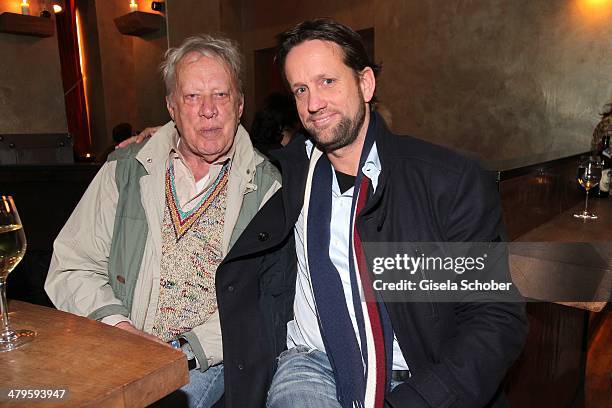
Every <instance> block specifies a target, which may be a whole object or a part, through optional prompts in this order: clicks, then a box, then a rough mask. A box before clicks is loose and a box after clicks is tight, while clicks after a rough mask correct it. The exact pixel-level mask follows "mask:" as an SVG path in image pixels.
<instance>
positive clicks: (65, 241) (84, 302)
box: [45, 122, 280, 365]
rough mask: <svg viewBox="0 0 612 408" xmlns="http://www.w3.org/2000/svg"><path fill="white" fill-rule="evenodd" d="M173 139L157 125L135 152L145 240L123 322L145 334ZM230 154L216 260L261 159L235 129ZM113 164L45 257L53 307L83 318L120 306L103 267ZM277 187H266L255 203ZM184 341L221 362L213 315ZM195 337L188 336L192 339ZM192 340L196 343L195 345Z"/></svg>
mask: <svg viewBox="0 0 612 408" xmlns="http://www.w3.org/2000/svg"><path fill="white" fill-rule="evenodd" d="M175 133H176V130H175V127H174V122H169V123H167V124H166V125H165V126H163V127H162V128H161V129H160V130H159V131H158V132H157V133H156V134H155V135H154V136H153V137H152V138H151V140H150V141H149V142H148V143H147V144H146V145H145V146H144V147H143V148H142V149H141V150H140V152H138V154H137V156H136V158H137V160H138V161H139V162H140V163H141V164H142V165H143V166H144V167H145V168H146V170H147V172H148V175H146V176H143V177H142V178H141V179H140V187H141V197H142V205H143V207H144V209H145V213H146V218H147V223H148V226H149V228H148V236H147V242H146V245H145V250H144V256H143V260H142V263H141V265H140V272H139V275H138V280H137V282H136V288H135V290H134V297H133V302H132V310H131V312H130V315H129V316H127V317H129V319H130V320H131V321H132V323H133V324H134V326H135V327H136V328H138V329H141V330H144V331H146V332H149V333H150V332H151V329H152V326H153V321H154V318H155V314H156V311H157V302H158V297H159V285H160V283H159V279H160V260H161V248H162V238H161V224H162V220H163V214H164V206H165V195H164V180H165V172H166V166H167V161H168V158H169V153H170V150H171V149H172V138H173V135H174V134H175ZM234 144H235V153H234V157H233V159H232V160H233V161H232V167H231V170H230V175H229V180H228V185H227V189H228V190H227V197H228V198H227V207H226V214H225V225H224V231H223V255H224V256H225V255H226V254H227V252H228V250H229V243H230V238H231V235H232V232H233V229H234V225H235V224H236V220H237V218H238V214H239V212H240V207H241V204H242V197H243V195H244V194H245V193H247V192H249V191H251V190H252V189H255V188H257V187H256V186H254V185H253V184H251V181H252V180H253V176H254V172H255V167H256V166H257V164H259V163H261V162H262V161H263V160H264V159H263V157H262V156H261V155H260V154H259V153H257V152H256V151H255V150H254V149H253V146H252V144H251V141H250V139H249V135H248V133H247V132H246V130H245V129H244V128H243V127H242V126H239V127H238V131H237V133H236V138H235V141H234ZM115 166H116V161H112V162H107V163H105V164H104V165H103V166H102V168H101V169H100V171H99V172H98V174H97V175H96V177H95V178H94V180H93V181H92V183H91V184H90V185H89V187H88V188H87V191H86V192H85V194H84V195H83V197H82V198H81V201H80V202H79V203H78V205H77V207H76V208H75V210H74V212H73V213H72V215H71V216H70V218H69V219H68V222H67V223H66V225H65V226H64V228H62V230H61V232H60V233H59V235H58V237H57V239H56V240H55V243H54V247H53V248H54V251H53V258H52V260H51V266H50V268H49V273H48V275H47V280H46V282H45V290H46V292H47V294H48V295H49V297H50V298H51V300H52V301H53V303H54V304H55V306H56V307H57V308H58V309H61V310H65V311H68V312H71V313H74V314H77V315H80V316H88V315H89V314H90V313H92V312H93V311H95V310H98V309H99V308H101V307H103V306H107V305H112V304H121V301H120V300H119V299H117V298H116V297H115V295H114V293H113V290H112V288H111V287H110V285H109V282H108V273H107V263H108V256H109V253H110V245H111V239H112V236H113V226H114V220H115V208H116V205H117V199H118V190H117V186H116V184H115ZM279 188H280V183H278V182H274V184H273V185H272V187H270V189H269V190H268V192H267V193H266V195H265V198H264V200H263V201H262V204H261V205H262V206H263V204H264V203H265V202H266V201H267V200H268V199H269V198H270V197H271V196H272V195H273V194H274V193H275V192H276V191H277V190H278V189H279ZM190 334H191V335H190V336H188V339H189V342H190V344H192V343H193V340H194V339H197V342H199V344H192V347H193V349H194V352H195V354H196V357H198V361H202V360H201V358H203V356H202V354H201V352H198V351H202V350H203V351H204V353H205V357H204V358H206V359H207V360H208V365H214V364H217V363H219V362H221V361H222V360H223V353H222V345H221V328H220V325H219V315H218V313H215V314H214V315H213V316H212V317H211V318H210V319H209V320H207V321H206V322H205V323H204V324H202V325H201V326H198V327H195V328H194V329H193V330H192V333H190ZM194 335H195V336H194ZM197 342H196V343H197Z"/></svg>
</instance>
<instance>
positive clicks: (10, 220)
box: [0, 196, 36, 352]
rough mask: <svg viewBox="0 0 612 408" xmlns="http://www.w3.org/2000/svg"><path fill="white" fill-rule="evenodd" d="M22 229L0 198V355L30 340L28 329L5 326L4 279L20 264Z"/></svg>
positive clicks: (14, 212)
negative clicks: (0, 309) (0, 321)
mask: <svg viewBox="0 0 612 408" xmlns="http://www.w3.org/2000/svg"><path fill="white" fill-rule="evenodd" d="M26 245H27V244H26V238H25V233H24V232H23V226H22V225H21V220H20V219H19V214H18V213H17V208H15V203H14V202H13V198H12V197H11V196H0V296H1V307H2V323H1V325H0V352H3V351H11V350H15V349H16V348H18V347H21V346H23V345H24V344H26V343H29V342H30V341H32V340H33V339H34V336H36V333H35V332H33V331H32V330H12V329H11V328H10V326H9V317H8V306H7V301H6V278H7V277H8V274H9V273H11V271H12V270H13V269H15V266H17V264H18V263H19V261H21V258H23V255H24V254H25V251H26Z"/></svg>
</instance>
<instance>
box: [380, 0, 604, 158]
mask: <svg viewBox="0 0 612 408" xmlns="http://www.w3.org/2000/svg"><path fill="white" fill-rule="evenodd" d="M379 3H384V4H385V6H384V7H379V8H378V9H377V13H376V18H375V28H376V52H377V55H378V56H379V57H380V58H381V59H382V61H383V63H384V71H383V76H382V77H381V81H380V87H379V89H380V94H381V99H382V100H383V101H384V102H386V103H387V105H388V107H389V108H390V110H391V112H392V114H393V117H394V121H393V123H394V126H395V128H396V130H398V131H400V132H407V133H412V134H416V135H418V136H420V137H423V138H426V139H430V140H433V141H435V142H438V143H441V144H447V145H450V146H455V147H459V148H463V149H466V150H471V151H474V152H477V153H478V154H480V155H481V156H483V157H492V156H498V157H499V158H512V157H517V156H524V155H528V154H531V153H541V152H545V151H557V150H558V151H561V150H564V151H574V152H578V151H581V150H582V151H584V150H586V149H588V148H589V140H590V134H591V132H592V129H593V127H594V125H595V124H596V122H597V113H598V112H599V109H600V108H601V106H602V105H603V104H604V103H606V102H607V101H610V100H612V81H611V80H610V79H611V78H612V76H611V73H612V58H610V56H611V55H612V25H611V24H610V19H611V18H612V12H611V9H612V2H610V1H600V2H593V1H587V0H570V1H547V0H535V1H534V0H495V1H491V0H481V1H456V2H447V1H443V0H428V1H419V2H409V3H408V2H405V1H401V0H387V1H384V2H379ZM407 3H408V4H407ZM597 4H599V6H598V5H597Z"/></svg>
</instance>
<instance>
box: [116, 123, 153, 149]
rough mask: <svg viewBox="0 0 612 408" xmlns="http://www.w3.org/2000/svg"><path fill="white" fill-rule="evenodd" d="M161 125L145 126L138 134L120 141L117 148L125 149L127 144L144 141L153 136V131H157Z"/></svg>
mask: <svg viewBox="0 0 612 408" xmlns="http://www.w3.org/2000/svg"><path fill="white" fill-rule="evenodd" d="M160 127H161V126H154V127H148V128H145V129H144V130H143V131H142V132H140V133H139V134H137V135H136V136H132V137H130V138H128V139H125V140H124V141H123V142H121V143H119V144H118V145H117V146H115V149H123V148H124V147H126V146H129V145H131V144H132V143H142V142H144V140H145V139H148V138H149V137H151V136H153V133H155V132H157V131H158V130H159V128H160Z"/></svg>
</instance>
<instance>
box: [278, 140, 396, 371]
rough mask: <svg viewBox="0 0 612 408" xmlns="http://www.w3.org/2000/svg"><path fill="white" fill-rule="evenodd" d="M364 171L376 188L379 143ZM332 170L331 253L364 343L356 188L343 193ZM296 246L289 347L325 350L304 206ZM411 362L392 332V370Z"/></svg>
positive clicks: (353, 321)
mask: <svg viewBox="0 0 612 408" xmlns="http://www.w3.org/2000/svg"><path fill="white" fill-rule="evenodd" d="M306 151H307V152H308V155H309V156H310V153H311V152H312V142H310V141H307V142H306ZM362 171H363V173H364V174H365V175H366V176H367V177H368V178H369V179H370V181H371V182H372V187H373V189H374V191H376V187H377V186H378V176H379V175H380V171H381V166H380V159H379V157H378V150H377V148H376V144H374V145H373V146H372V150H371V151H370V154H369V155H368V158H367V159H366V162H365V164H364V166H363V167H362ZM332 173H333V184H332V191H331V195H332V212H331V221H330V245H329V257H330V259H331V261H332V263H333V264H334V266H335V267H336V269H337V270H338V274H339V275H340V280H341V281H342V288H343V290H344V298H345V300H346V305H347V308H348V311H349V316H350V318H351V322H352V323H353V330H354V334H355V337H356V339H357V342H358V343H361V341H360V336H359V335H357V334H356V333H358V329H357V321H356V319H355V308H354V306H353V292H352V289H351V280H350V273H349V262H348V260H349V257H348V253H349V236H350V223H351V205H352V202H353V190H354V187H351V188H350V189H349V190H347V191H345V192H344V193H341V192H340V187H339V185H338V180H337V178H336V174H335V172H332ZM294 235H295V250H296V253H297V265H298V270H297V280H296V284H295V300H294V303H293V313H294V319H293V320H292V321H290V322H289V323H287V347H288V348H292V347H295V346H297V345H305V346H308V347H310V348H316V349H318V350H320V351H323V352H324V351H325V346H324V345H323V339H322V337H321V332H320V330H319V322H318V318H317V312H316V306H315V300H314V294H313V292H312V285H311V282H310V274H309V273H308V267H307V260H306V254H305V253H304V208H302V211H301V212H300V216H299V217H298V220H297V223H296V224H295V228H294ZM407 369H408V364H407V363H406V360H405V359H404V356H403V355H402V352H401V350H400V348H399V344H398V342H397V339H396V338H395V335H394V336H393V370H407Z"/></svg>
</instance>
